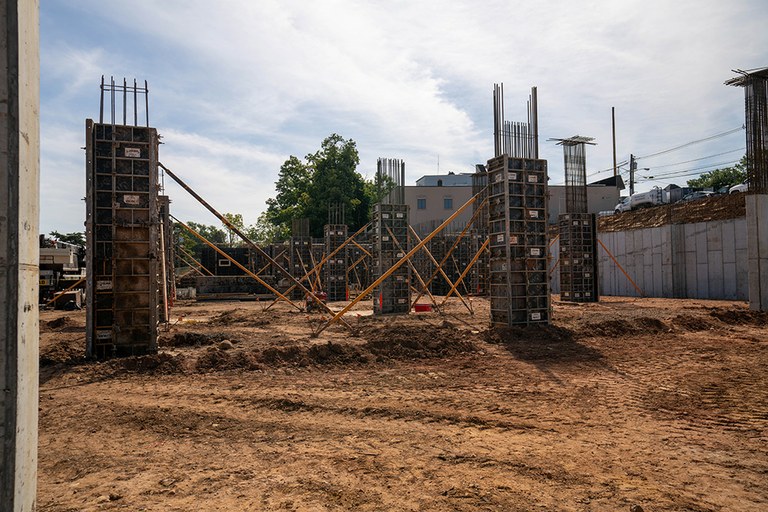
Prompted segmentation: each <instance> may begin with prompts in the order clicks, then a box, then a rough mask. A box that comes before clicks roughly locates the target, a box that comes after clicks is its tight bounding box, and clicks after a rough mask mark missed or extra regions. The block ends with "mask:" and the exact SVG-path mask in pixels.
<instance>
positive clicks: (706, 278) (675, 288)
mask: <svg viewBox="0 0 768 512" xmlns="http://www.w3.org/2000/svg"><path fill="white" fill-rule="evenodd" d="M598 240H600V242H602V243H603V244H604V245H605V247H606V248H607V249H608V250H609V251H610V252H611V254H613V256H614V257H615V258H616V260H617V261H618V262H619V264H620V265H621V266H622V267H623V268H624V270H625V271H626V273H627V274H628V275H629V277H630V278H631V279H632V281H634V282H635V284H636V285H637V286H638V287H639V288H640V289H641V290H642V291H643V292H644V295H645V296H647V297H669V298H695V299H723V300H748V298H749V283H748V277H749V276H748V271H749V266H748V261H747V225H746V220H745V219H744V218H737V219H728V220H718V221H711V222H698V223H694V224H672V225H666V226H661V227H657V228H646V229H635V230H631V231H615V232H602V233H598ZM558 245H559V244H558V243H557V242H555V244H554V245H553V246H552V248H551V250H550V253H551V255H552V264H554V261H555V259H556V258H557V254H558V252H559V247H558ZM597 253H598V268H599V274H600V276H599V277H600V295H620V296H640V292H639V291H638V290H637V289H636V288H635V286H633V285H632V283H631V282H630V280H629V279H628V278H627V277H626V276H625V275H624V273H623V272H622V271H621V270H620V269H619V268H618V266H617V265H616V264H615V263H614V262H613V260H612V259H611V258H610V256H609V255H608V253H607V252H606V251H605V249H603V247H601V246H600V244H598V249H597ZM551 283H552V291H553V292H555V293H557V292H559V279H558V270H557V269H556V270H555V271H554V272H553V273H552V281H551Z"/></svg>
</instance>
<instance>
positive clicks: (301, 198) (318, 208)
mask: <svg viewBox="0 0 768 512" xmlns="http://www.w3.org/2000/svg"><path fill="white" fill-rule="evenodd" d="M359 163H360V156H359V154H358V152H357V145H356V143H355V141H354V140H352V139H345V138H344V137H342V136H341V135H338V134H336V133H334V134H332V135H330V136H329V137H326V139H325V140H323V142H322V144H321V146H320V150H319V151H317V152H315V153H312V154H309V155H307V156H306V157H305V161H304V162H302V161H301V160H300V159H299V158H297V157H295V156H291V157H290V158H289V159H288V160H286V161H285V163H284V164H283V165H282V167H280V172H279V175H278V180H277V182H276V183H275V189H276V191H277V195H276V196H275V197H274V198H270V199H268V200H267V211H266V217H265V219H264V221H265V222H269V223H271V224H272V225H274V226H276V227H277V228H278V229H277V230H275V231H274V232H273V233H272V234H282V233H290V229H291V221H292V220H294V219H301V218H309V225H310V234H311V235H312V236H314V237H321V236H322V235H323V226H324V225H325V224H327V223H328V211H329V208H330V207H335V206H337V205H338V206H342V207H343V208H344V212H345V221H346V224H348V225H349V226H350V229H352V230H356V229H358V228H359V227H361V226H362V225H363V224H365V223H366V222H368V218H369V210H370V204H371V197H372V195H371V193H370V190H369V187H368V186H367V185H366V180H365V179H364V178H363V177H362V175H360V173H358V172H357V166H358V165H359ZM262 227H263V226H262Z"/></svg>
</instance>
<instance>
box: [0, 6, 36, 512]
mask: <svg viewBox="0 0 768 512" xmlns="http://www.w3.org/2000/svg"><path fill="white" fill-rule="evenodd" d="M0 6H1V7H0V18H2V21H3V23H2V27H3V30H2V31H0V39H1V41H0V45H2V50H0V63H1V65H2V70H3V75H2V78H1V79H0V160H1V161H2V167H3V170H2V172H0V385H2V392H0V401H1V402H2V403H0V435H1V436H2V440H3V443H2V446H0V455H1V456H2V460H0V464H1V466H0V511H2V512H6V511H13V512H27V511H33V510H35V508H36V505H35V499H36V496H35V494H36V491H37V482H36V480H37V404H38V309H37V301H38V296H37V294H38V290H37V287H38V274H39V272H38V258H39V252H40V251H39V249H38V224H39V222H38V212H39V210H38V204H39V200H38V196H39V176H40V121H39V118H40V116H39V105H40V58H39V37H38V28H39V22H38V12H39V4H38V1H37V0H3V1H2V3H0Z"/></svg>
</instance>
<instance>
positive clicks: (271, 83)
mask: <svg viewBox="0 0 768 512" xmlns="http://www.w3.org/2000/svg"><path fill="white" fill-rule="evenodd" d="M54 7H55V9H53V8H54ZM47 8H50V9H52V11H51V12H52V13H55V14H56V15H58V16H63V15H68V16H67V19H66V20H62V23H61V24H60V25H58V26H57V29H56V34H55V37H53V36H50V37H49V38H48V37H46V35H45V33H43V35H42V37H43V44H42V56H43V58H42V62H43V69H42V74H43V82H44V85H45V86H46V87H44V97H43V109H44V110H43V125H44V126H43V135H44V137H47V136H48V135H47V134H51V133H52V132H53V130H54V127H55V130H56V131H57V132H60V130H62V129H63V130H64V131H65V132H66V135H65V134H62V133H58V135H57V137H58V138H57V139H56V140H59V141H60V142H54V143H55V144H61V140H65V139H67V138H68V139H69V140H70V141H74V140H76V139H77V138H79V137H81V133H82V128H81V127H82V121H83V118H85V117H94V116H95V115H96V114H97V113H96V112H94V109H95V106H96V105H98V80H99V78H100V76H101V74H106V75H107V76H109V75H111V74H114V75H115V76H116V77H118V78H122V76H123V75H126V76H128V78H129V79H130V78H132V77H133V76H134V75H135V76H137V77H138V78H140V79H145V78H146V79H147V80H148V81H149V83H150V89H151V91H152V92H151V94H150V106H151V110H152V113H151V120H152V124H153V125H154V126H156V127H157V128H158V130H159V132H160V133H161V134H164V135H165V137H166V138H165V142H166V144H165V145H164V146H163V147H162V149H161V155H162V160H163V163H165V164H166V165H168V166H169V167H170V168H171V169H177V168H178V169H182V168H183V169H184V171H183V173H184V175H185V176H189V177H190V179H191V180H194V181H195V182H199V183H201V184H204V185H202V186H204V195H205V197H206V199H209V200H210V201H211V203H216V204H226V205H228V206H231V208H229V210H232V211H242V212H243V214H244V215H245V217H246V221H248V222H253V221H255V217H256V215H258V212H259V211H261V210H262V209H263V207H264V200H265V199H266V198H267V197H269V196H272V195H274V191H273V190H272V185H273V183H274V181H275V180H276V179H277V171H278V169H279V166H280V164H281V163H282V162H283V161H284V160H285V159H286V158H287V157H288V156H289V155H291V154H293V155H296V156H299V157H303V156H304V155H305V154H307V153H310V152H314V151H316V150H317V149H318V148H319V145H320V143H321V141H322V140H323V138H325V137H326V136H328V135H329V134H331V133H334V132H336V133H340V134H341V135H343V136H344V137H347V138H352V139H354V140H355V141H356V142H357V144H358V148H359V150H360V153H361V167H360V171H361V172H362V173H364V174H365V173H367V172H369V171H370V170H371V169H373V167H374V166H375V160H376V158H377V157H379V156H382V157H396V158H403V159H404V160H405V161H406V164H407V169H408V176H407V179H408V180H409V181H410V182H413V181H414V180H415V179H417V178H418V177H419V176H420V175H422V174H425V173H433V172H435V171H436V169H437V159H438V155H439V159H440V169H441V171H442V172H446V171H448V170H457V171H471V170H472V167H471V166H472V164H474V163H476V162H482V161H485V160H486V159H487V158H488V157H490V156H491V154H490V153H491V151H492V133H491V130H492V126H491V123H492V112H491V106H492V103H491V88H492V84H493V83H494V82H504V84H505V90H506V107H507V118H508V119H510V120H517V119H523V118H524V116H525V101H526V100H527V95H528V92H529V89H530V87H531V86H532V85H537V86H538V88H539V99H540V103H539V106H540V133H541V136H542V141H541V151H542V156H543V157H545V158H547V159H549V160H550V169H551V174H552V179H553V182H557V181H559V180H561V179H562V178H561V173H562V171H561V168H562V152H561V149H560V147H559V146H555V145H554V144H552V143H547V142H546V141H545V139H546V138H547V137H567V136H571V135H575V134H577V133H578V134H582V135H588V136H593V137H595V138H596V139H597V142H598V145H597V146H595V147H590V149H589V150H588V157H587V158H588V167H589V168H590V170H592V169H595V170H599V169H605V168H607V167H609V166H610V165H611V158H612V157H611V126H610V119H611V117H610V116H611V106H615V107H616V119H617V146H618V156H619V159H620V160H622V159H624V158H626V157H627V156H628V155H629V153H630V152H632V153H635V154H647V153H651V152H655V151H658V150H660V149H664V148H667V147H671V146H675V145H678V144H682V143H684V142H687V141H689V140H693V139H697V138H701V137H705V136H708V135H711V134H713V133H718V132H721V131H724V130H727V129H729V128H733V127H735V126H738V125H740V124H741V123H742V122H743V100H742V96H741V95H742V91H740V90H737V89H734V88H728V87H725V86H724V85H723V81H724V80H725V79H727V78H729V77H730V75H731V72H730V69H732V68H734V67H742V68H750V67H759V66H764V65H768V62H764V61H761V59H765V56H766V55H765V52H764V49H765V48H767V47H768V32H767V31H765V30H764V29H763V27H764V26H765V25H766V21H768V13H767V12H766V9H765V8H764V6H762V3H761V2H760V1H758V0H754V1H747V0H741V1H735V2H729V3H727V4H726V3H723V2H715V1H713V0H706V1H693V0H686V1H679V2H673V3H670V2H666V1H662V0H647V1H637V0H633V1H622V2H609V1H592V2H587V3H584V2H581V3H573V2H567V1H553V2H545V3H528V4H524V5H521V4H519V3H515V2H503V1H492V2H483V3H482V4H478V3H476V2H468V1H442V2H408V1H396V2H351V1H342V0H335V1H324V2H298V1H287V2H282V1H277V0H259V1H256V2H253V1H240V2H237V1H222V2H210V1H203V0H197V1H183V2H182V1H180V0H177V1H165V2H154V1H149V0H143V1H130V2H129V1H127V0H120V1H113V2H109V3H104V2H100V1H96V0H91V1H84V2H78V3H77V4H71V3H69V2H63V1H59V2H54V1H52V2H45V3H43V5H41V9H42V10H43V14H45V12H46V9H47ZM45 26H46V25H43V28H45ZM745 34H749V42H748V43H746V42H745V37H744V36H745ZM46 126H48V127H47V128H46ZM50 144H53V143H52V142H48V141H47V140H45V138H44V140H43V148H44V155H48V156H44V165H58V163H57V162H56V163H54V159H53V158H52V157H51V156H50V155H51V154H52V153H53V149H49V145H50ZM80 145H82V144H80ZM741 145H743V137H741V136H740V135H738V134H737V135H736V136H733V137H725V138H723V139H717V140H715V141H712V143H708V144H703V145H694V146H692V147H690V148H689V149H688V150H687V151H685V152H682V151H681V152H679V153H675V154H672V155H670V159H669V160H666V161H665V163H670V162H674V161H683V160H688V159H690V158H696V157H701V156H706V155H710V154H714V153H718V152H721V151H724V150H727V149H732V148H734V147H738V146H741ZM57 151H58V150H57ZM56 155H57V158H59V157H61V156H63V155H62V154H61V152H57V153H56ZM80 156H81V155H79V153H78V157H77V158H80ZM75 160H77V159H74V160H72V159H67V164H66V165H67V166H72V168H71V169H68V170H67V172H68V173H69V174H71V175H72V176H74V175H76V174H77V173H80V174H82V173H83V169H82V167H80V168H79V169H76V168H75V167H74V163H71V162H74V161H75ZM654 163H657V164H658V165H661V163H662V162H660V161H659V162H654ZM45 173H46V170H45V169H44V174H43V176H44V177H45V176H46V174H45ZM69 174H68V175H69ZM643 186H650V183H648V184H645V185H643ZM43 187H44V188H43V197H44V200H48V201H47V202H48V203H50V204H51V207H52V208H55V209H57V210H60V209H61V205H60V204H58V201H59V200H60V199H59V197H60V196H61V194H62V193H63V192H62V190H61V189H57V191H56V195H50V194H49V193H48V192H47V191H46V188H45V187H46V185H45V183H44V184H43ZM169 190H170V187H169ZM233 191H235V193H233ZM201 193H202V192H201ZM174 200H175V203H174V207H175V208H179V209H182V208H183V210H182V212H183V213H182V215H183V214H188V215H190V217H189V218H191V219H193V220H199V219H200V218H198V217H192V215H194V208H193V206H192V205H191V204H190V205H187V203H186V200H183V199H181V198H174ZM45 204H46V201H44V206H43V212H42V213H43V220H44V222H50V221H51V220H50V219H52V218H56V219H57V220H59V219H60V216H58V215H57V216H56V217H53V216H51V215H49V214H48V213H47V207H46V206H45ZM187 208H188V211H187ZM236 208H239V209H240V210H235V209H236ZM78 222H80V224H81V223H82V221H81V220H79V219H78Z"/></svg>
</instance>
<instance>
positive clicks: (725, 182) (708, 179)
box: [688, 155, 747, 190]
mask: <svg viewBox="0 0 768 512" xmlns="http://www.w3.org/2000/svg"><path fill="white" fill-rule="evenodd" d="M746 180H747V157H746V155H745V156H743V157H741V160H740V161H739V163H737V164H736V165H734V166H731V167H724V168H722V169H715V170H714V171H710V172H705V173H703V174H702V175H701V176H699V177H698V178H694V179H692V180H688V186H689V187H695V188H712V190H718V189H721V188H723V187H732V186H734V185H738V184H739V183H744V182H745V181H746Z"/></svg>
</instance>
